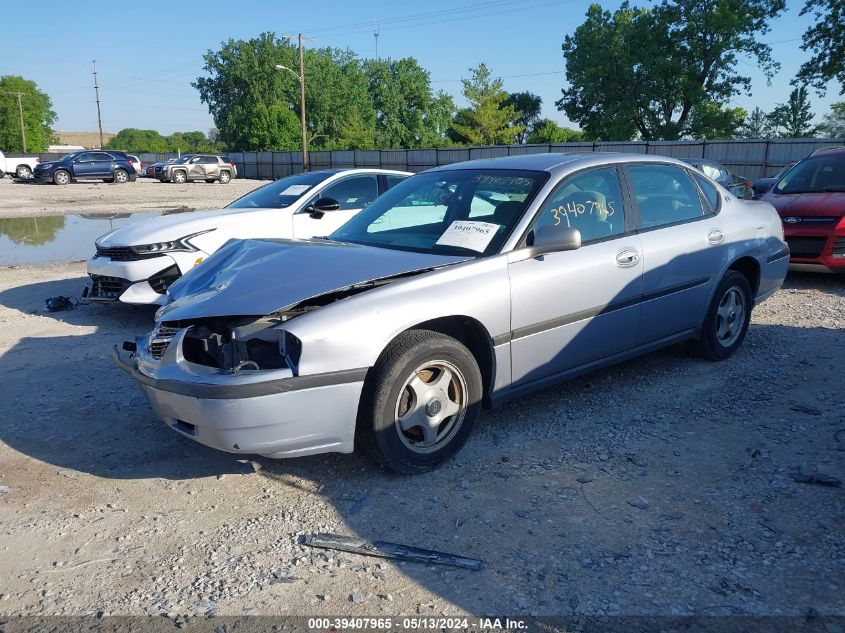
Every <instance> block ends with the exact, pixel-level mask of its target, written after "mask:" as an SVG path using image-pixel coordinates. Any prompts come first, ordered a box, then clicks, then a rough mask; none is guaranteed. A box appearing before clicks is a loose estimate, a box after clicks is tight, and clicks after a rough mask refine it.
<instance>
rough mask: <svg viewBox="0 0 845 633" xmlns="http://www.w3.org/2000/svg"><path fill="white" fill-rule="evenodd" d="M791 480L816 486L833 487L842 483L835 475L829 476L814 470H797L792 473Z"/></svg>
mask: <svg viewBox="0 0 845 633" xmlns="http://www.w3.org/2000/svg"><path fill="white" fill-rule="evenodd" d="M792 481H797V482H798V483H800V484H816V485H818V486H832V487H834V488H838V487H839V486H841V485H842V482H841V481H840V480H839V479H837V478H836V477H831V476H830V475H825V474H824V473H819V472H816V471H815V470H814V471H813V472H811V473H804V472H801V471H800V470H799V471H798V472H797V473H795V474H794V475H792Z"/></svg>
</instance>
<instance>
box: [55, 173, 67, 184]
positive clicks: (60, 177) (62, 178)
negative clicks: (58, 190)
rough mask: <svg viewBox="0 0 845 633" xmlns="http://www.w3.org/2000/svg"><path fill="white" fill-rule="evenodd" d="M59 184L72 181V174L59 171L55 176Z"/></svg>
mask: <svg viewBox="0 0 845 633" xmlns="http://www.w3.org/2000/svg"><path fill="white" fill-rule="evenodd" d="M53 178H54V179H55V181H56V183H57V184H60V185H66V184H68V183H69V182H70V174H68V173H67V172H66V171H57V172H56V175H55V176H53Z"/></svg>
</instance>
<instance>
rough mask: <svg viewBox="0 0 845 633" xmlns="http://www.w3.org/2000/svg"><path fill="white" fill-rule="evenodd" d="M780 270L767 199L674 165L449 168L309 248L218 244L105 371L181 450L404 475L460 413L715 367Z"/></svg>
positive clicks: (598, 158)
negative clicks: (692, 367)
mask: <svg viewBox="0 0 845 633" xmlns="http://www.w3.org/2000/svg"><path fill="white" fill-rule="evenodd" d="M479 192H480V193H481V194H482V195H481V196H479ZM788 256H789V252H788V250H787V248H786V245H785V244H784V242H783V239H782V231H781V225H780V220H779V218H778V216H777V213H775V211H774V209H773V208H772V207H771V206H770V205H768V204H766V203H763V202H745V201H738V200H737V199H736V197H735V196H730V195H728V192H727V191H726V190H725V189H723V188H722V187H720V186H718V185H716V184H714V183H713V182H712V181H710V180H709V179H708V178H706V177H705V176H704V175H702V174H700V173H699V172H697V171H695V170H693V169H691V168H689V167H688V166H687V165H686V164H684V163H682V162H680V161H677V160H674V159H669V158H661V157H657V156H647V155H636V154H590V155H583V154H581V155H565V154H535V155H528V156H515V157H507V158H500V159H493V160H479V161H470V162H465V163H457V164H453V165H449V166H446V167H440V168H437V169H434V170H431V171H427V172H424V173H421V174H418V175H415V176H412V177H410V178H408V179H407V180H405V181H404V182H402V183H400V184H398V185H397V186H396V187H394V188H392V189H390V190H389V191H388V192H387V193H385V194H384V195H383V196H381V197H380V198H379V199H378V200H376V201H375V202H374V203H373V204H371V205H369V206H368V207H367V208H365V209H364V210H363V211H362V212H361V213H359V214H358V215H356V216H355V217H354V218H352V219H351V220H350V221H349V222H347V223H346V224H344V225H343V226H341V227H340V228H339V229H337V230H336V231H335V232H334V233H332V234H331V235H329V236H328V238H327V239H312V240H293V241H292V240H278V239H256V240H244V241H232V242H229V243H228V244H226V245H225V246H224V247H223V248H221V249H220V250H218V251H217V252H216V253H215V254H214V255H212V256H211V257H210V258H209V259H208V260H207V261H205V262H204V263H203V264H202V265H201V266H199V267H197V268H196V269H194V270H192V271H191V272H190V273H188V274H187V275H185V276H184V277H183V278H182V279H180V280H179V281H178V282H176V283H175V284H173V285H172V286H171V287H170V291H169V294H170V295H171V297H172V301H171V302H170V303H169V304H167V305H166V306H164V307H162V308H160V309H159V311H158V313H157V315H156V324H155V327H154V329H153V331H152V333H151V334H149V335H148V336H139V337H138V338H137V339H136V340H135V341H134V342H127V343H125V344H124V350H125V351H128V352H129V353H130V356H128V357H127V356H126V355H125V354H122V353H119V352H117V350H115V358H116V360H117V361H118V363H119V364H120V366H121V367H123V368H124V369H126V371H128V372H130V373H131V374H132V376H134V377H135V379H136V380H137V382H138V383H139V384H140V386H141V388H142V390H143V391H144V392H145V393H146V395H147V396H148V398H149V401H150V403H151V404H152V407H153V409H154V410H155V412H156V413H157V414H158V415H159V416H160V417H161V418H162V419H163V420H164V421H165V423H166V424H167V425H168V426H169V427H170V428H172V429H174V430H175V431H177V432H179V433H181V434H182V435H184V436H185V437H188V438H191V439H193V440H195V441H197V442H200V443H202V444H206V445H208V446H212V447H214V448H217V449H220V450H224V451H229V452H233V453H260V454H263V455H268V456H270V457H293V456H299V455H309V454H314V453H324V452H329V451H337V452H351V451H352V450H353V447H354V446H357V447H359V448H360V449H361V450H364V451H365V452H368V453H370V454H371V455H373V456H374V457H376V459H378V460H379V461H380V462H381V463H382V464H384V465H385V466H387V467H389V468H391V469H393V470H396V471H400V472H405V473H415V472H420V471H424V470H426V469H429V468H432V467H434V466H436V465H437V464H438V463H439V462H441V461H442V460H443V459H444V458H446V457H447V456H449V455H450V454H452V453H454V452H455V451H456V450H458V448H459V447H460V446H461V445H462V444H463V443H464V442H465V441H466V439H467V437H468V435H469V433H470V431H471V429H472V427H473V424H474V423H475V421H476V419H477V418H478V416H479V412H480V410H481V409H482V407H486V406H495V405H498V404H501V403H503V402H506V401H508V400H510V399H512V398H516V397H518V396H520V395H523V394H525V393H528V392H530V391H533V390H535V389H539V388H541V387H546V386H548V385H550V384H552V383H555V382H558V381H560V380H562V379H565V378H569V377H571V376H576V375H579V374H582V373H584V372H586V371H589V370H592V369H596V368H598V367H603V366H606V365H609V364H611V363H616V362H619V361H622V360H626V359H630V358H632V357H634V356H637V355H639V354H644V353H646V352H650V351H652V350H655V349H657V348H660V347H663V346H665V345H670V344H673V343H678V342H681V341H685V340H691V341H692V342H693V343H694V346H695V348H696V349H697V350H698V351H699V352H700V353H701V354H702V355H703V356H704V357H706V358H709V359H712V360H722V359H725V358H728V357H729V356H730V355H731V354H733V353H734V352H735V351H736V349H737V348H738V347H739V346H740V344H741V343H742V341H743V339H744V338H745V335H746V331H747V329H748V323H749V319H750V317H751V310H752V308H753V307H754V306H755V305H756V304H758V303H759V302H760V301H762V300H763V299H765V298H766V297H768V296H769V295H770V294H772V293H774V292H775V291H776V290H777V289H778V288H779V287H780V286H781V284H782V283H783V279H784V276H785V275H786V271H787V261H788ZM643 379H644V380H648V377H647V376H643Z"/></svg>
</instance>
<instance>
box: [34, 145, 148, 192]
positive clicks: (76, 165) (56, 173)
mask: <svg viewBox="0 0 845 633" xmlns="http://www.w3.org/2000/svg"><path fill="white" fill-rule="evenodd" d="M33 176H34V177H35V179H36V180H37V181H39V182H52V183H54V184H57V185H66V184H68V183H69V182H71V181H74V180H103V181H105V182H115V183H118V184H122V183H125V182H129V181H131V180H135V178H136V177H137V174H136V173H135V168H134V167H133V166H132V162H131V161H130V160H129V157H128V156H127V155H126V154H124V153H123V152H116V151H114V150H108V151H105V150H99V149H98V150H84V151H81V152H72V153H70V154H68V155H67V156H64V157H63V158H62V159H61V160H51V161H48V162H46V163H40V164H39V165H38V166H37V167H36V168H35V171H34V172H33Z"/></svg>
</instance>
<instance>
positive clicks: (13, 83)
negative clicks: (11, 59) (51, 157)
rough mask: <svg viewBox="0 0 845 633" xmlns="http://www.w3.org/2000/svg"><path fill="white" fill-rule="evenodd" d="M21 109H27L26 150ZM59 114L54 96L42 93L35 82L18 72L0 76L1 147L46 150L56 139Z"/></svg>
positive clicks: (25, 113) (25, 122)
mask: <svg viewBox="0 0 845 633" xmlns="http://www.w3.org/2000/svg"><path fill="white" fill-rule="evenodd" d="M16 93H21V98H20V110H23V127H24V132H25V133H26V149H24V147H23V139H22V137H21V122H20V121H21V119H20V110H19V109H18V97H17V96H16ZM55 121H56V113H55V112H53V102H52V101H50V97H49V96H48V95H47V94H46V93H44V92H41V91H40V90H39V89H38V86H37V85H36V83H35V82H34V81H29V80H28V79H24V78H23V77H20V76H18V75H4V76H2V77H0V148H2V149H3V150H4V151H6V152H23V151H27V152H45V151H47V147H48V146H49V145H50V143H52V142H53V141H54V140H55V136H54V135H53V123H55Z"/></svg>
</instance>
